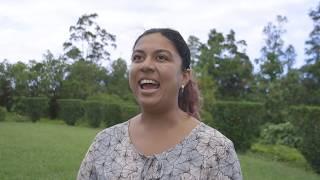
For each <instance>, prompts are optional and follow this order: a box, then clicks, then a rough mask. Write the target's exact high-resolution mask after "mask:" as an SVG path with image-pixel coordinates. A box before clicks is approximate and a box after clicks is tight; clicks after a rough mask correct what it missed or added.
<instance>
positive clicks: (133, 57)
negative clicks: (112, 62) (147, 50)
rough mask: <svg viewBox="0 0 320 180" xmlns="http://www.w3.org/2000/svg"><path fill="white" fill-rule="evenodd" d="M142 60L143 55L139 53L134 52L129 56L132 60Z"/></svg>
mask: <svg viewBox="0 0 320 180" xmlns="http://www.w3.org/2000/svg"><path fill="white" fill-rule="evenodd" d="M142 60H143V57H142V55H140V54H134V55H132V57H131V61H132V62H141V61H142Z"/></svg>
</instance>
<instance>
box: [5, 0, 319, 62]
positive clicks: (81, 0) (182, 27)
mask: <svg viewBox="0 0 320 180" xmlns="http://www.w3.org/2000/svg"><path fill="white" fill-rule="evenodd" d="M318 3H319V1H317V0H136V1H132V0H131V1H130V0H90V1H88V0H87V1H85V0H53V1H52V0H50V1H49V0H0V62H1V61H2V60H3V59H7V60H8V61H9V62H10V63H15V62H17V61H22V62H26V63H27V62H28V61H29V60H36V61H41V60H42V57H43V54H44V53H45V52H46V51H47V50H50V51H51V52H52V53H53V54H54V55H55V56H58V55H60V54H62V52H63V48H62V44H63V42H65V41H66V40H67V39H68V37H69V35H70V34H69V27H70V26H71V25H75V24H76V22H77V20H78V18H79V17H80V16H81V15H83V14H91V13H97V14H98V18H97V19H96V21H97V22H98V24H99V25H100V26H101V27H103V28H105V29H106V30H107V32H109V33H111V34H114V35H116V44H117V48H116V49H115V50H111V54H112V56H111V58H112V59H117V58H119V57H121V58H123V59H125V60H127V61H128V62H129V59H130V56H131V49H132V46H133V43H134V41H135V39H136V38H137V37H138V36H139V35H140V34H141V33H142V32H143V31H144V30H146V29H149V28H155V27H157V28H159V27H169V28H173V29H176V30H178V31H179V32H180V33H181V34H182V35H183V37H184V38H185V40H187V38H188V37H189V36H190V35H194V36H197V37H198V38H199V39H200V41H201V42H203V43H206V42H207V40H208V33H209V32H210V30H211V29H216V30H217V31H218V32H223V33H224V34H226V33H228V32H229V31H230V30H231V29H233V30H234V31H235V33H236V40H245V41H246V42H247V45H248V46H247V54H248V55H249V57H250V59H251V60H252V61H253V60H254V59H255V58H258V57H260V49H261V47H262V46H263V42H264V36H263V34H262V30H263V27H264V26H266V25H267V23H268V22H271V21H272V22H274V21H275V19H276V16H277V15H284V16H286V17H287V18H288V23H287V24H286V25H285V29H286V30H287V32H286V34H285V35H284V36H283V39H284V40H285V45H289V44H292V45H293V46H294V47H295V49H296V52H297V55H298V56H297V63H296V64H295V67H299V66H301V65H302V64H304V59H305V55H304V48H305V41H306V40H307V39H308V35H309V33H310V32H311V30H312V28H313V24H312V21H311V19H310V18H309V16H308V12H309V11H310V10H311V9H314V8H316V6H317V4H318Z"/></svg>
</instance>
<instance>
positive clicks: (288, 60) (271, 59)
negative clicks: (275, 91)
mask: <svg viewBox="0 0 320 180" xmlns="http://www.w3.org/2000/svg"><path fill="white" fill-rule="evenodd" d="M287 22H288V19H287V18H286V17H285V16H281V15H278V16H277V18H276V24H274V23H272V22H269V23H268V24H267V26H266V27H264V29H263V33H264V35H265V36H266V38H265V45H264V46H263V47H262V49H261V54H262V55H261V57H260V58H259V59H256V63H257V64H260V75H261V78H262V79H263V80H265V81H267V82H272V81H274V80H277V79H279V78H280V76H281V75H282V74H283V72H284V65H285V64H288V65H289V66H288V67H289V68H291V67H292V65H293V63H294V58H295V56H296V55H295V52H294V48H293V46H292V45H290V46H289V47H288V48H287V50H286V52H287V54H286V53H285V50H284V41H283V39H282V35H283V34H284V33H285V32H286V30H285V29H284V27H283V26H284V25H285V24H286V23H287Z"/></svg>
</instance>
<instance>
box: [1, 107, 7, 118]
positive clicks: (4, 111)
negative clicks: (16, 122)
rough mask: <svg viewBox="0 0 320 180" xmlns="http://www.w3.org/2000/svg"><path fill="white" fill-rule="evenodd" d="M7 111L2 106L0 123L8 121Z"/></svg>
mask: <svg viewBox="0 0 320 180" xmlns="http://www.w3.org/2000/svg"><path fill="white" fill-rule="evenodd" d="M6 112H7V111H6V109H5V108H3V107H1V106H0V121H4V120H5V119H6Z"/></svg>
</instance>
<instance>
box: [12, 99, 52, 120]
mask: <svg viewBox="0 0 320 180" xmlns="http://www.w3.org/2000/svg"><path fill="white" fill-rule="evenodd" d="M48 107H49V104H48V98H46V97H21V98H20V99H19V100H18V103H17V106H16V109H15V110H16V111H17V112H18V113H20V114H22V115H27V116H29V117H30V119H31V121H32V122H36V121H38V120H39V119H40V117H44V116H46V115H47V114H48Z"/></svg>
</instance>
